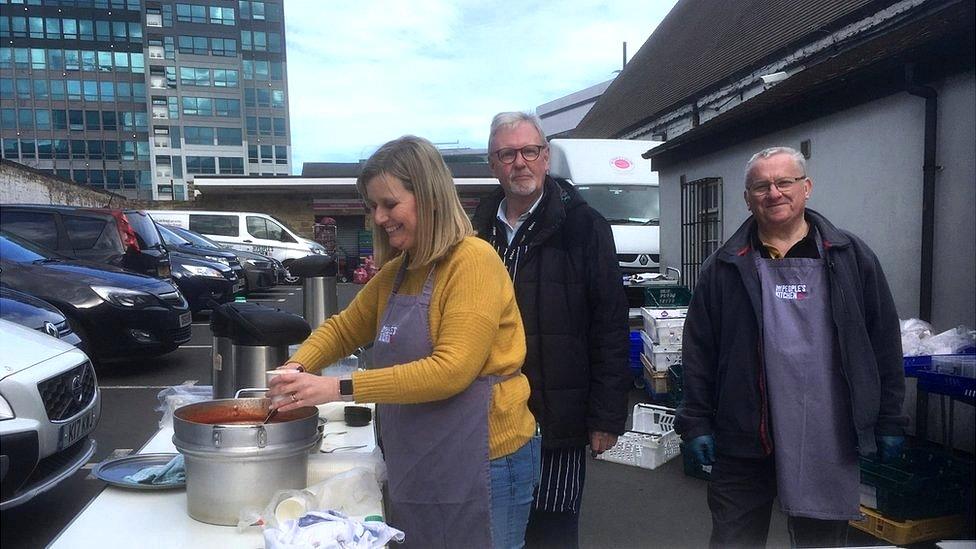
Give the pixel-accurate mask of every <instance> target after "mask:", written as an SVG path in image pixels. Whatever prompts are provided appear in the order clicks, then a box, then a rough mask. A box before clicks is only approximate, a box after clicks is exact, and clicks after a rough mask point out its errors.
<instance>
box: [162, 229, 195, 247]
mask: <svg viewBox="0 0 976 549" xmlns="http://www.w3.org/2000/svg"><path fill="white" fill-rule="evenodd" d="M156 228H158V229H159V235H160V236H162V237H163V242H165V243H167V244H169V245H170V246H185V245H187V244H190V241H189V240H187V239H185V238H183V237H182V236H180V235H178V234H176V233H174V232H173V231H171V230H169V229H168V228H167V227H166V225H156Z"/></svg>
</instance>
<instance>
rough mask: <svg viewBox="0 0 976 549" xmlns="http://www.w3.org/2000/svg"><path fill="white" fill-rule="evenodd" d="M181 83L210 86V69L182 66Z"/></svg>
mask: <svg viewBox="0 0 976 549" xmlns="http://www.w3.org/2000/svg"><path fill="white" fill-rule="evenodd" d="M180 84H182V85H184V86H209V85H210V69H202V68H194V67H180Z"/></svg>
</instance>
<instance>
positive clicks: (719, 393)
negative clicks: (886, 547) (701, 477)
mask: <svg viewBox="0 0 976 549" xmlns="http://www.w3.org/2000/svg"><path fill="white" fill-rule="evenodd" d="M812 190H813V182H812V181H811V180H810V178H809V177H807V174H806V163H805V160H804V158H803V156H802V155H801V154H799V153H798V152H797V151H795V150H793V149H790V148H786V147H776V148H771V149H766V150H763V151H761V152H759V153H757V154H756V155H754V156H753V157H752V159H750V160H749V162H748V164H747V165H746V190H745V195H744V196H745V200H746V204H747V206H748V207H749V210H750V211H751V212H752V216H751V217H750V218H749V219H747V220H746V222H745V223H743V225H742V226H741V227H740V228H739V229H738V231H736V233H735V234H734V235H733V236H732V237H731V238H730V239H729V241H728V242H726V243H725V244H724V245H723V246H722V247H721V248H720V249H719V250H718V251H716V253H715V254H713V255H712V256H711V257H710V258H709V259H708V260H707V261H706V262H705V264H704V265H703V266H702V270H701V274H700V278H699V282H698V284H697V286H696V287H695V291H694V295H693V297H692V300H691V305H690V306H689V309H688V318H687V320H686V321H685V327H684V336H683V366H684V380H683V381H684V402H683V404H682V406H681V407H680V408H679V409H678V412H677V418H676V425H675V426H676V429H677V431H678V433H679V434H681V436H682V438H683V439H684V440H686V441H688V447H689V449H690V450H691V451H692V453H693V455H694V456H695V458H696V459H697V460H698V461H699V462H701V463H703V464H713V463H714V465H713V467H712V481H711V483H710V484H709V487H708V505H709V508H710V509H711V512H712V538H711V542H712V546H713V547H715V546H749V547H754V546H762V545H764V544H765V542H766V534H767V531H768V528H769V518H770V513H771V509H772V501H773V498H774V496H777V495H778V496H779V500H780V505H781V507H782V508H783V511H784V512H785V513H786V514H787V515H788V525H789V531H790V539H791V542H792V543H793V545H795V546H812V547H837V546H842V545H844V542H845V541H846V534H847V520H849V519H856V518H859V516H860V513H859V511H858V500H859V494H858V485H859V470H858V453H859V452H860V453H861V454H862V455H867V454H872V453H875V452H877V453H878V454H879V457H880V458H881V459H883V460H884V459H890V458H892V457H894V456H896V455H897V454H898V453H899V452H900V448H901V445H902V443H903V442H904V426H905V425H906V424H907V418H906V417H905V416H904V415H903V413H902V404H903V402H902V401H903V399H904V392H905V379H904V371H903V366H902V356H901V338H900V332H899V327H898V315H897V312H896V311H895V305H894V302H893V300H892V297H891V292H890V290H889V289H888V283H887V281H886V280H885V276H884V273H883V272H882V270H881V265H880V264H879V262H878V259H877V257H875V255H874V253H873V252H872V251H871V250H870V249H869V248H868V246H867V245H866V244H865V243H864V242H863V241H861V240H860V239H859V238H857V237H856V236H854V235H852V234H851V233H849V232H847V231H843V230H840V229H838V228H837V227H835V226H834V225H833V224H831V223H830V221H828V220H827V219H826V218H825V217H823V216H822V215H820V214H819V213H817V212H815V211H813V210H810V209H807V208H806V203H807V199H809V197H810V193H811V192H812Z"/></svg>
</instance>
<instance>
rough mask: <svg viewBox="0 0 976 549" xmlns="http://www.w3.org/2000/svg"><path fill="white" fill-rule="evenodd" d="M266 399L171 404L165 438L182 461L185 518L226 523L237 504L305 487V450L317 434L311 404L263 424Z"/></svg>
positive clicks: (257, 503) (261, 502) (263, 501)
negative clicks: (170, 436) (170, 424)
mask: <svg viewBox="0 0 976 549" xmlns="http://www.w3.org/2000/svg"><path fill="white" fill-rule="evenodd" d="M270 404H271V400H270V399H267V398H228V399H220V400H210V401H206V402H198V403H195V404H190V405H187V406H183V407H181V408H178V409H177V410H176V412H174V414H173V431H174V434H173V444H174V445H175V446H176V448H177V449H178V450H179V451H180V452H182V453H183V455H184V458H185V462H186V510H187V513H188V514H189V515H190V517H191V518H193V519H196V520H198V521H200V522H206V523H209V524H220V525H227V526H233V525H236V524H237V521H238V515H239V513H240V511H241V509H243V508H245V507H255V508H258V509H261V508H263V507H264V506H265V505H267V504H268V502H269V501H270V499H271V496H272V495H274V493H275V492H276V491H278V490H286V489H295V490H299V489H302V488H305V487H306V485H307V483H308V455H309V452H310V451H314V449H315V448H316V447H317V446H318V444H319V441H320V440H321V434H320V432H319V429H318V426H319V420H318V409H317V408H315V407H313V406H305V407H302V408H298V409H296V410H290V411H288V412H280V413H278V414H277V415H276V416H275V417H274V418H273V419H272V420H271V422H269V423H267V424H264V423H263V421H264V418H265V416H267V414H268V410H269V405H270Z"/></svg>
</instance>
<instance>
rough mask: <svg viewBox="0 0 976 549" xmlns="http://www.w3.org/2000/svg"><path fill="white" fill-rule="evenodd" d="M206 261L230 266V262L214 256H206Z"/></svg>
mask: <svg viewBox="0 0 976 549" xmlns="http://www.w3.org/2000/svg"><path fill="white" fill-rule="evenodd" d="M204 257H206V258H207V261H216V262H217V263H223V264H224V265H230V260H228V259H227V258H226V257H217V256H215V255H206V256H204Z"/></svg>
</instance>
